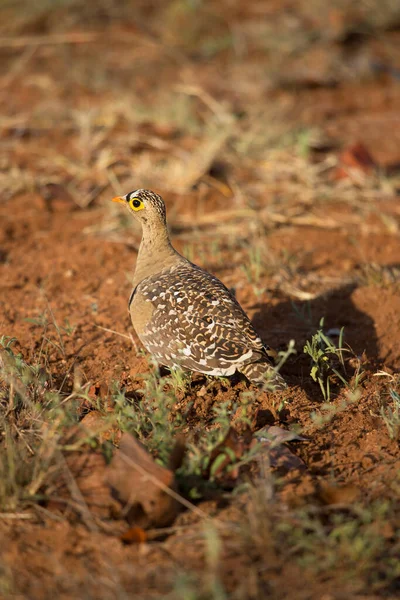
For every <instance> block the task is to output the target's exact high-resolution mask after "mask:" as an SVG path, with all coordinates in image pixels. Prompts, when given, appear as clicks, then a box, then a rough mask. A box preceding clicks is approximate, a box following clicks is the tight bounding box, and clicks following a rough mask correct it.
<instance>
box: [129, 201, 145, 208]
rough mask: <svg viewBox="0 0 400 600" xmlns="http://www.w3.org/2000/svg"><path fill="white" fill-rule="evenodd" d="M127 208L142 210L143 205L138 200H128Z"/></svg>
mask: <svg viewBox="0 0 400 600" xmlns="http://www.w3.org/2000/svg"><path fill="white" fill-rule="evenodd" d="M129 206H130V207H131V209H132V210H142V208H144V204H143V202H142V201H141V200H139V198H131V199H130V200H129Z"/></svg>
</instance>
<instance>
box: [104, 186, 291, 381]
mask: <svg viewBox="0 0 400 600" xmlns="http://www.w3.org/2000/svg"><path fill="white" fill-rule="evenodd" d="M113 202H119V203H121V204H123V205H125V206H126V208H127V209H128V210H129V212H130V213H131V214H132V215H133V217H134V218H135V219H136V221H138V222H139V223H140V224H141V227H142V239H141V243H140V246H139V251H138V256H137V261H136V268H135V272H134V276H133V281H132V285H133V289H132V292H131V295H130V297H129V302H128V310H129V313H130V316H131V321H132V325H133V327H134V329H135V331H136V333H137V335H138V337H139V339H140V341H141V342H142V344H143V345H144V347H145V348H146V350H147V351H148V352H149V353H150V354H151V355H153V357H154V358H155V360H156V362H157V363H158V364H159V365H163V366H165V367H168V368H169V369H176V368H181V369H182V370H184V371H194V372H199V373H204V374H206V375H210V376H216V377H229V376H231V375H233V374H234V373H235V372H239V373H241V374H242V375H244V376H245V377H246V378H247V379H248V380H249V381H250V382H251V383H253V384H255V385H256V386H258V387H263V388H264V389H269V390H274V391H275V390H277V389H285V388H286V387H287V385H286V382H285V381H284V379H283V378H282V376H281V375H280V374H279V373H278V372H277V371H276V370H275V369H274V367H273V365H272V363H271V361H270V356H271V355H273V351H271V349H270V348H269V347H268V346H267V345H266V344H265V343H264V342H263V340H262V339H261V337H260V336H259V335H258V333H257V332H256V330H255V329H254V327H253V325H252V323H251V321H250V319H249V318H248V316H247V315H246V313H245V312H244V310H243V309H242V307H241V306H240V304H239V302H238V301H237V300H236V298H235V296H234V295H233V294H232V293H231V292H230V291H229V290H228V288H227V287H226V286H225V285H224V284H223V283H222V282H221V281H220V280H219V279H218V278H217V277H215V276H214V275H211V274H210V273H208V272H207V271H205V270H204V269H202V268H201V267H199V266H197V265H195V264H193V263H192V262H190V261H189V260H187V259H186V258H185V257H184V256H182V255H181V254H179V253H178V252H177V251H176V250H175V248H174V247H173V246H172V244H171V241H170V237H169V233H168V227H167V218H166V208H165V203H164V200H163V199H162V197H161V196H159V195H158V194H156V193H155V192H153V191H151V190H147V189H138V190H136V191H132V192H129V193H128V194H126V195H124V196H117V197H115V198H113Z"/></svg>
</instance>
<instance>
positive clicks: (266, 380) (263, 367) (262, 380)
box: [240, 361, 287, 390]
mask: <svg viewBox="0 0 400 600" xmlns="http://www.w3.org/2000/svg"><path fill="white" fill-rule="evenodd" d="M240 372H241V373H243V375H245V377H247V379H248V380H249V381H251V383H254V384H255V385H257V386H259V387H265V388H266V389H271V390H272V389H273V390H285V389H286V388H287V383H286V381H285V380H284V379H283V377H282V376H281V375H279V373H278V372H277V371H275V369H274V367H273V366H272V365H270V364H268V363H266V362H265V361H260V362H253V363H248V364H247V365H244V366H243V367H242V368H241V369H240Z"/></svg>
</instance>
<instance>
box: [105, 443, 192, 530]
mask: <svg viewBox="0 0 400 600" xmlns="http://www.w3.org/2000/svg"><path fill="white" fill-rule="evenodd" d="M106 480H107V483H108V485H109V486H110V487H111V489H112V491H113V494H115V496H116V497H117V498H118V500H119V502H120V503H121V504H122V505H123V507H124V514H125V517H126V519H127V520H128V522H129V523H133V524H135V526H138V527H141V528H143V529H147V528H149V527H165V526H167V525H170V524H171V523H172V522H173V521H174V519H175V517H176V516H177V514H178V512H179V511H180V508H181V505H180V503H179V502H178V501H177V500H176V499H175V497H172V496H171V495H169V494H168V490H174V491H175V490H176V482H175V477H174V474H173V472H172V471H170V470H169V469H166V468H165V467H162V466H161V465H159V464H157V463H156V462H155V461H154V459H153V458H152V456H151V455H150V454H149V453H148V452H147V450H146V449H145V448H144V447H143V446H142V444H140V442H138V441H137V440H135V438H134V437H133V436H131V435H130V434H127V433H125V434H124V435H123V436H122V438H121V444H120V448H119V450H117V452H116V453H115V454H114V457H113V459H112V461H111V464H110V465H109V467H108V468H107V473H106Z"/></svg>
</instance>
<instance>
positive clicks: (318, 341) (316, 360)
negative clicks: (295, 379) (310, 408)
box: [304, 318, 348, 401]
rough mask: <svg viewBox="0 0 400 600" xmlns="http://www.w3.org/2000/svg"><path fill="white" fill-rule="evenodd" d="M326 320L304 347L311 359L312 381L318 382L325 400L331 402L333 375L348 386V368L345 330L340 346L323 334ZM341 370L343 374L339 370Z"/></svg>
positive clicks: (342, 330)
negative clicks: (345, 362)
mask: <svg viewBox="0 0 400 600" xmlns="http://www.w3.org/2000/svg"><path fill="white" fill-rule="evenodd" d="M323 326H324V319H323V318H322V319H321V320H320V323H319V329H318V330H317V332H316V333H315V334H314V335H313V336H312V338H311V341H309V340H307V342H306V344H305V346H304V352H305V354H308V355H309V356H310V357H311V361H312V364H311V371H310V375H311V377H312V379H313V380H314V381H316V382H318V384H319V387H320V389H321V392H322V395H323V397H324V400H328V401H329V400H330V397H331V380H332V375H335V376H336V377H337V378H338V379H339V381H340V382H341V383H343V385H345V386H346V387H347V386H348V382H347V380H346V379H345V376H344V375H345V373H346V368H345V364H344V358H343V352H344V351H346V349H345V348H343V332H344V328H343V327H342V328H341V329H340V333H339V341H338V345H337V346H336V344H335V343H334V342H333V341H332V339H331V338H330V337H329V336H327V335H326V334H325V333H324V332H323ZM337 367H339V368H341V370H342V373H341V372H340V371H339V370H338V368H337Z"/></svg>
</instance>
